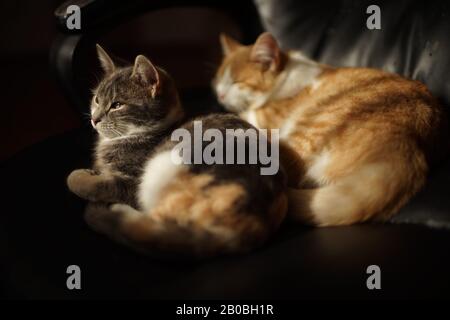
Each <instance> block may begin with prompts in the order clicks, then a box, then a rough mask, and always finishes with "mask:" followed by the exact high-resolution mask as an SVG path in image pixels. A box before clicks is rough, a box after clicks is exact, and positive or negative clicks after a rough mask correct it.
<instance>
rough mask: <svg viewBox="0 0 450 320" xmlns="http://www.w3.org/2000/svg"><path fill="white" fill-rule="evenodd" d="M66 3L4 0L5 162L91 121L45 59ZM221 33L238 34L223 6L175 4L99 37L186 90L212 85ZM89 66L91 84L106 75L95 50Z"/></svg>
mask: <svg viewBox="0 0 450 320" xmlns="http://www.w3.org/2000/svg"><path fill="white" fill-rule="evenodd" d="M61 3H62V1H32V0H24V1H2V2H1V3H0V26H1V27H0V39H2V40H1V41H0V48H1V50H0V57H1V61H2V71H3V74H2V81H1V82H2V83H3V84H2V97H1V99H2V103H1V104H2V108H1V114H2V115H1V117H0V130H1V131H0V135H1V136H2V137H3V141H2V144H1V148H0V161H1V160H5V159H8V158H10V157H11V156H12V155H14V154H15V153H17V152H18V151H20V150H22V149H24V148H26V147H27V146H30V145H32V144H34V143H36V142H39V141H42V140H43V139H46V138H47V137H50V136H52V135H56V134H59V133H62V132H65V131H68V130H70V129H73V128H77V127H80V125H81V121H88V117H85V118H80V116H79V115H78V114H77V112H74V111H73V110H72V108H71V106H69V104H68V102H67V101H66V100H65V98H64V97H63V94H62V91H61V90H59V87H58V84H57V83H56V80H55V79H54V77H53V74H52V72H51V71H50V67H49V63H48V55H49V50H50V48H51V46H52V42H53V41H54V40H55V38H56V37H57V33H58V30H57V27H56V23H55V19H54V16H53V11H54V10H55V9H56V8H57V6H58V5H59V4H61ZM81 21H82V22H83V17H82V18H81ZM220 31H226V32H228V33H229V34H232V35H234V36H235V37H237V38H239V30H238V28H237V26H236V25H234V23H233V21H232V20H231V19H230V17H228V16H227V15H225V14H224V13H222V12H219V11H215V10H212V9H208V8H173V9H166V10H160V11H158V12H152V13H147V14H143V15H141V16H140V17H139V18H136V19H134V20H132V21H131V22H128V23H126V24H124V25H121V26H119V27H118V28H116V29H114V30H111V32H109V34H107V35H106V36H105V37H104V38H102V39H100V40H99V43H100V44H101V45H102V46H103V47H104V48H105V49H107V50H108V51H109V52H111V53H112V54H114V55H116V56H119V57H123V58H125V59H127V60H128V61H132V60H133V59H134V56H136V55H137V54H145V55H146V56H148V57H149V58H150V59H151V60H152V61H153V62H154V63H156V64H160V65H161V66H163V67H164V68H166V69H167V71H169V72H170V73H171V74H172V76H173V77H174V78H175V81H176V83H177V85H178V87H179V89H180V90H188V89H192V88H197V87H205V86H208V85H209V81H210V79H211V76H212V75H213V73H214V70H215V66H216V64H217V63H218V61H219V59H220V47H219V40H218V35H219V32H220ZM90 68H91V70H89V72H88V73H89V74H90V79H88V80H87V81H88V82H89V83H88V86H89V87H94V85H95V83H96V81H97V79H98V78H99V77H100V76H101V71H100V69H99V66H98V63H97V61H96V57H95V56H93V57H92V63H91V67H90Z"/></svg>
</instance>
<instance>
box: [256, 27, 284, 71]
mask: <svg viewBox="0 0 450 320" xmlns="http://www.w3.org/2000/svg"><path fill="white" fill-rule="evenodd" d="M250 60H251V61H253V62H257V63H260V64H261V65H262V67H263V69H264V70H268V69H269V70H272V71H276V70H278V68H279V66H280V47H279V46H278V43H277V40H275V38H274V37H273V36H272V35H271V34H270V33H268V32H264V33H263V34H261V35H260V36H259V37H258V39H256V42H255V44H254V45H253V48H252V51H251V53H250Z"/></svg>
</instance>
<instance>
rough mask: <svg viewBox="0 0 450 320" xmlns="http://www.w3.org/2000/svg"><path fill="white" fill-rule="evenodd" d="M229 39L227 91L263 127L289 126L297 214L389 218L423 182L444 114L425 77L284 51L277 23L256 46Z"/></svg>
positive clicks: (223, 70) (287, 161) (219, 79)
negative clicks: (346, 65)
mask: <svg viewBox="0 0 450 320" xmlns="http://www.w3.org/2000/svg"><path fill="white" fill-rule="evenodd" d="M221 43H222V48H223V52H224V59H223V61H222V64H221V66H220V67H219V69H218V71H217V74H216V77H215V79H214V82H213V85H214V88H215V90H216V93H217V96H218V99H219V101H220V102H221V103H222V104H223V105H224V106H225V108H227V109H228V110H230V111H232V112H236V113H238V114H239V115H240V116H241V117H242V118H244V119H246V120H247V121H249V122H250V123H252V124H253V125H255V126H256V127H259V128H279V129H280V137H281V139H282V141H281V142H282V144H283V146H284V147H283V149H282V157H283V158H284V159H283V165H284V166H285V168H286V169H287V171H288V173H289V179H290V181H289V183H290V186H291V189H290V191H289V201H290V202H289V206H290V214H291V216H292V217H294V218H296V219H298V220H300V221H303V222H306V223H310V224H313V225H317V226H335V225H347V224H352V223H357V222H363V221H368V220H386V219H387V218H389V217H391V216H392V215H393V214H394V213H396V212H397V211H398V210H399V208H400V207H402V206H403V205H404V204H405V203H406V202H407V201H408V200H409V199H410V198H411V197H412V196H413V195H414V194H415V193H417V192H418V191H419V190H420V189H421V188H422V186H423V185H424V183H425V180H426V176H427V173H428V170H429V166H430V164H431V162H432V161H433V160H434V159H435V158H437V157H438V154H439V152H438V151H437V150H439V147H440V146H439V142H438V140H439V137H440V134H441V132H442V128H443V126H444V123H445V121H444V117H443V114H442V112H441V108H440V106H439V104H438V102H437V101H436V99H434V98H433V96H432V95H431V94H430V92H429V91H428V90H427V88H426V87H425V85H423V84H422V83H420V82H417V81H411V80H407V79H405V78H402V77H400V76H399V75H396V74H392V73H387V72H384V71H381V70H376V69H368V68H334V67H331V66H327V65H322V64H319V63H316V62H314V61H311V60H309V59H307V58H306V57H304V56H303V55H302V54H300V53H299V52H283V51H281V50H280V49H279V47H278V45H277V42H276V41H275V39H274V38H273V37H272V36H271V35H270V34H268V33H264V34H262V35H261V36H260V37H259V38H258V39H257V41H256V42H255V44H254V45H250V46H243V45H241V44H239V43H238V42H236V41H235V40H233V39H231V38H230V37H228V36H225V35H221ZM434 147H436V150H434V149H433V148H434ZM441 149H443V146H442V145H441Z"/></svg>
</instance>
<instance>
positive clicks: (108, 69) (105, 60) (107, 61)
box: [96, 43, 116, 74]
mask: <svg viewBox="0 0 450 320" xmlns="http://www.w3.org/2000/svg"><path fill="white" fill-rule="evenodd" d="M96 47H97V55H98V59H99V60H100V64H101V65H102V68H103V71H105V73H106V74H110V73H112V72H114V70H115V69H116V66H115V65H114V62H113V61H112V59H111V58H110V57H109V55H108V54H107V53H106V51H105V50H104V49H103V48H102V47H100V45H99V44H98V43H97V44H96Z"/></svg>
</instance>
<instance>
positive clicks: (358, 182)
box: [288, 159, 427, 227]
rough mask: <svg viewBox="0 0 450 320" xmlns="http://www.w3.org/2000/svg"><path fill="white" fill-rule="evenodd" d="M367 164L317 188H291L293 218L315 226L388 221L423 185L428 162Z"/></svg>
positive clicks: (291, 216)
mask: <svg viewBox="0 0 450 320" xmlns="http://www.w3.org/2000/svg"><path fill="white" fill-rule="evenodd" d="M417 160H418V161H416V163H415V164H413V166H412V167H411V164H406V163H405V162H403V165H402V163H401V162H400V163H398V162H397V163H374V164H367V165H365V166H364V167H361V168H360V169H359V170H356V171H354V172H353V173H352V174H349V175H347V176H344V177H342V178H340V179H339V180H337V181H335V182H334V183H331V184H329V185H326V186H323V187H320V188H316V189H289V190H288V199H289V213H288V214H289V216H290V218H292V219H294V220H297V221H300V222H303V223H306V224H310V225H314V226H323V227H325V226H340V225H350V224H354V223H361V222H365V221H369V220H372V221H385V220H387V219H388V218H389V217H391V216H392V215H393V214H394V213H396V212H397V211H398V210H399V209H400V208H401V207H402V206H403V205H404V204H405V203H406V202H407V201H408V200H409V199H410V198H411V197H412V196H413V195H414V194H415V193H417V192H418V191H419V190H420V188H421V187H422V186H423V185H424V183H425V179H426V173H427V166H426V163H425V161H424V160H423V159H420V160H419V159H417Z"/></svg>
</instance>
